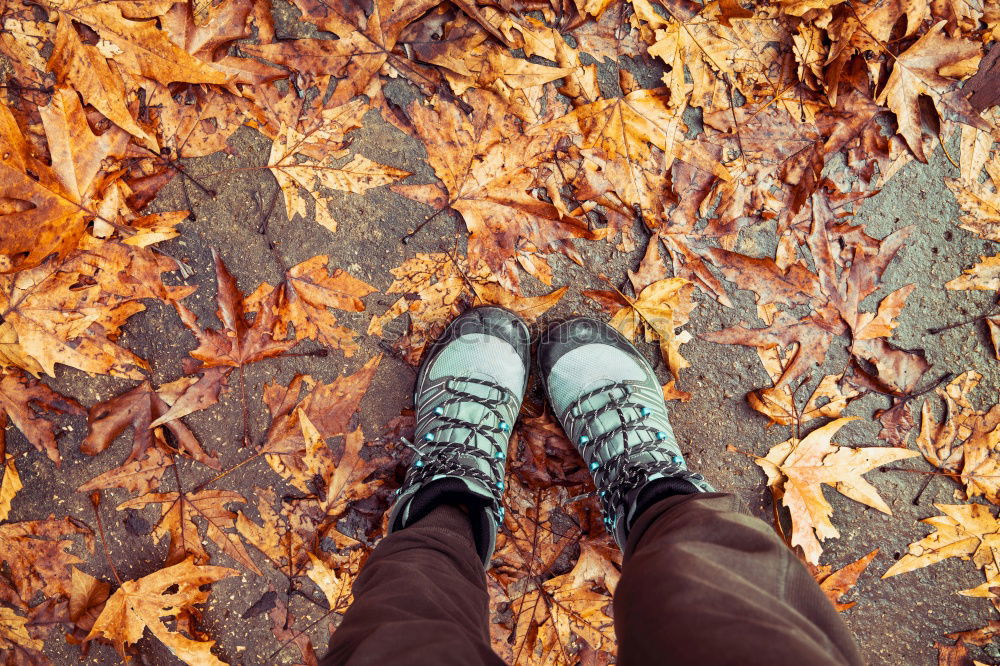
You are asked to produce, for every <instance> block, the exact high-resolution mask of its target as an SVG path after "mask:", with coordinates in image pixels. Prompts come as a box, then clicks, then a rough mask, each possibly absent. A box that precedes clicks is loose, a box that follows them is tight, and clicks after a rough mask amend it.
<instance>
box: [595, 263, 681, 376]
mask: <svg viewBox="0 0 1000 666" xmlns="http://www.w3.org/2000/svg"><path fill="white" fill-rule="evenodd" d="M693 292H694V285H693V284H692V283H691V282H690V281H688V280H685V279H683V278H666V279H664V280H659V281H657V282H654V283H653V284H651V285H649V286H648V287H646V288H645V289H643V290H642V292H641V293H640V294H639V296H638V298H636V299H634V300H633V299H631V298H628V297H626V296H625V295H623V294H622V293H621V292H617V291H586V292H584V295H585V296H588V297H590V298H592V299H594V300H596V301H597V302H598V303H601V304H602V305H604V306H605V307H606V308H607V309H609V310H610V311H611V312H612V313H613V314H614V316H613V317H612V318H611V322H610V324H611V326H613V327H614V328H616V329H618V330H619V331H621V333H622V334H623V335H624V336H625V337H626V338H628V339H629V340H635V339H636V336H637V335H639V334H640V333H642V332H643V331H645V338H646V342H652V341H654V340H659V343H660V353H661V354H662V355H663V360H664V361H666V362H667V367H669V368H670V372H671V373H673V375H674V378H675V379H679V375H680V371H681V369H682V368H686V367H688V366H689V365H690V363H688V362H687V360H685V358H684V357H683V356H681V353H680V346H681V345H682V344H684V343H685V342H688V341H689V340H690V339H691V334H690V333H688V332H687V331H683V332H681V333H678V332H677V328H678V327H680V326H683V325H684V324H686V323H687V322H688V318H689V317H690V316H691V311H692V310H694V308H695V303H694V302H693V301H692V300H691V294H692V293H693Z"/></svg>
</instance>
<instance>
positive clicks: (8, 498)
mask: <svg viewBox="0 0 1000 666" xmlns="http://www.w3.org/2000/svg"><path fill="white" fill-rule="evenodd" d="M0 466H2V471H3V476H2V477H0V521H4V520H7V516H9V515H10V507H11V503H12V502H13V501H14V496H15V495H17V492H18V491H19V490H21V488H23V487H24V485H23V484H22V483H21V476H20V474H18V473H17V467H15V466H14V456H9V455H7V443H6V442H5V441H4V438H3V436H2V434H0Z"/></svg>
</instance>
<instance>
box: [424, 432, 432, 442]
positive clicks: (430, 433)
mask: <svg viewBox="0 0 1000 666" xmlns="http://www.w3.org/2000/svg"><path fill="white" fill-rule="evenodd" d="M424 441H425V442H433V441H434V433H432V432H429V433H427V434H426V435H424Z"/></svg>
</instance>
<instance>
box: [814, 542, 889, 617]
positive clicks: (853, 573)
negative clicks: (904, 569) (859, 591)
mask: <svg viewBox="0 0 1000 666" xmlns="http://www.w3.org/2000/svg"><path fill="white" fill-rule="evenodd" d="M878 552H879V549H878V548H876V549H875V550H873V551H872V552H870V553H868V554H867V555H865V556H863V557H860V558H858V559H857V560H855V561H854V562H851V563H850V564H847V565H845V566H843V567H841V568H840V569H837V570H836V571H831V568H830V567H829V566H821V567H810V568H811V569H812V572H813V577H814V578H816V582H817V583H819V587H820V589H821V590H823V592H824V593H825V594H826V596H827V598H828V599H829V600H830V601H831V602H832V603H833V605H834V607H836V609H837V611H838V612H841V613H843V612H844V611H846V610H848V609H850V608H853V607H854V605H855V604H857V602H856V601H852V602H850V603H846V604H844V603H841V602H840V600H841V598H843V596H844V595H845V594H847V593H848V592H850V591H851V590H852V589H853V588H854V586H855V585H857V582H858V578H859V577H860V576H861V574H863V573H864V571H865V569H867V568H868V565H869V564H871V562H872V560H873V559H875V556H876V555H878Z"/></svg>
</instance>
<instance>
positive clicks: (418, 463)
mask: <svg viewBox="0 0 1000 666" xmlns="http://www.w3.org/2000/svg"><path fill="white" fill-rule="evenodd" d="M413 466H414V467H416V468H418V469H419V468H420V467H423V466H424V461H423V460H421V459H420V458H417V459H416V460H415V461H414V463H413Z"/></svg>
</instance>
